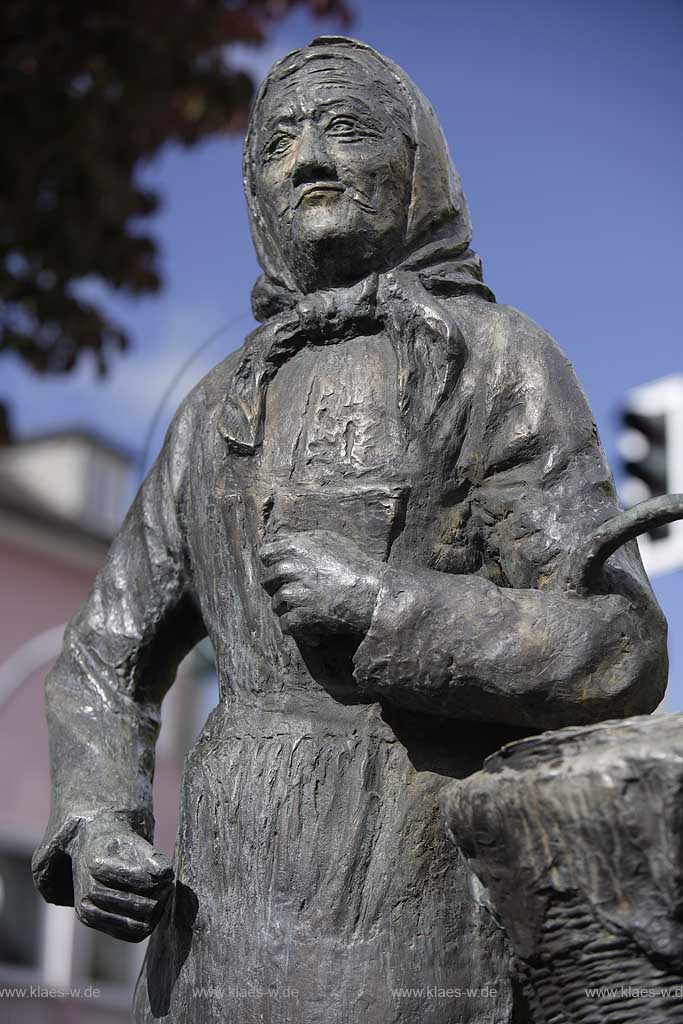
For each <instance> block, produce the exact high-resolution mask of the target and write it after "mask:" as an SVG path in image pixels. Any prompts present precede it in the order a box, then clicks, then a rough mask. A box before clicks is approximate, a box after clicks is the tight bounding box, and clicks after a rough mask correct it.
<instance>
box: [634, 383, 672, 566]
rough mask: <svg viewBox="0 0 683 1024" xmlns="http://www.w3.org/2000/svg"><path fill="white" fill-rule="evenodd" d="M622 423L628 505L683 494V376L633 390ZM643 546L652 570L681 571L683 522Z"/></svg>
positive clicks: (655, 534)
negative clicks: (663, 496)
mask: <svg viewBox="0 0 683 1024" xmlns="http://www.w3.org/2000/svg"><path fill="white" fill-rule="evenodd" d="M621 423H622V427H623V430H622V433H621V435H620V437H619V443H618V447H619V452H620V454H621V456H622V460H623V461H622V468H623V470H624V473H625V474H626V479H625V481H624V482H623V484H622V487H621V488H620V491H621V496H622V499H623V501H624V504H626V505H627V506H631V505H635V504H637V503H638V502H639V501H644V500H645V499H646V498H656V497H658V496H660V495H662V494H672V493H680V492H683V376H679V375H675V376H671V377H664V378H662V379H661V380H657V381H654V382H652V383H651V384H645V385H643V386H642V387H639V388H635V389H634V390H633V391H631V392H629V394H628V396H627V401H626V407H625V408H624V410H623V412H622V414H621ZM639 545H640V551H641V555H642V556H643V561H644V563H645V567H646V569H647V570H648V572H651V573H653V574H657V573H662V572H670V571H671V570H672V569H677V568H680V567H683V523H679V522H677V523H670V524H669V525H668V526H660V527H657V528H656V529H654V530H651V531H650V532H649V533H647V534H645V535H644V536H643V537H641V538H640V540H639Z"/></svg>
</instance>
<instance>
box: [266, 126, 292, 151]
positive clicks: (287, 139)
mask: <svg viewBox="0 0 683 1024" xmlns="http://www.w3.org/2000/svg"><path fill="white" fill-rule="evenodd" d="M292 141H293V140H292V136H291V135H287V134H286V133H285V132H278V133H277V135H274V136H273V138H272V139H271V140H270V142H269V143H268V146H267V152H268V155H269V156H282V154H283V153H286V152H287V150H288V149H289V147H290V146H291V144H292Z"/></svg>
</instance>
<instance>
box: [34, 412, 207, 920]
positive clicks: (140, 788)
mask: <svg viewBox="0 0 683 1024" xmlns="http://www.w3.org/2000/svg"><path fill="white" fill-rule="evenodd" d="M189 419H190V418H189V415H188V410H187V406H186V407H185V409H183V407H181V410H180V411H179V413H178V414H177V415H176V418H175V420H174V423H173V424H172V426H171V428H170V430H169V432H168V435H167V437H166V440H165V443H164V446H163V449H162V451H161V453H160V455H159V458H158V460H157V462H156V463H155V465H154V467H153V468H152V470H151V472H150V473H149V476H148V477H147V479H146V480H145V481H144V483H143V485H142V487H141V488H140V491H139V492H138V494H137V497H136V498H135V501H134V502H133V504H132V506H131V508H130V511H129V512H128V515H127V517H126V519H125V522H124V523H123V526H122V527H121V530H120V532H119V533H118V535H117V537H116V538H115V540H114V542H113V544H112V546H111V549H110V551H109V554H108V557H107V559H106V562H105V564H104V566H103V568H102V569H101V571H100V572H99V573H98V575H97V578H96V580H95V583H94V586H93V589H92V591H91V593H90V596H89V597H88V599H87V601H86V602H85V604H84V605H83V606H82V607H81V608H80V610H79V611H78V612H77V613H76V615H75V616H74V617H73V619H72V620H71V622H70V623H69V625H68V627H67V629H66V632H65V635H64V645H63V649H62V653H61V655H60V657H59V659H58V661H57V663H56V664H55V666H54V668H53V669H52V670H51V672H50V673H49V675H48V678H47V681H46V704H47V718H48V728H49V738H50V761H51V775H52V810H51V815H50V821H49V823H48V826H47V830H46V834H45V837H44V839H43V842H42V844H41V845H40V846H39V848H38V849H37V850H36V852H35V854H34V857H33V874H34V879H35V883H36V886H37V887H38V889H39V890H40V892H41V893H42V895H43V896H44V897H45V898H46V899H47V900H48V901H49V902H51V903H58V904H64V905H71V904H73V887H72V881H71V859H70V856H69V848H70V844H71V842H72V841H73V839H74V837H75V836H76V834H77V832H78V829H79V827H80V825H81V823H82V822H84V821H87V820H91V819H93V818H94V817H96V816H99V815H102V814H108V815H115V816H117V817H119V818H120V819H121V821H122V822H123V823H127V824H128V825H130V826H132V828H133V829H134V830H135V831H137V832H138V833H139V834H140V835H142V836H144V837H145V838H146V839H148V840H149V841H152V838H153V834H154V819H153V815H152V778H153V770H154V746H155V742H156V737H157V733H158V729H159V721H160V706H161V700H162V698H163V696H164V694H165V692H166V691H167V689H168V688H169V686H170V685H171V683H172V681H173V679H174V677H175V673H176V669H177V666H178V664H179V662H180V661H181V659H182V658H183V657H184V656H185V654H186V653H187V652H188V651H189V650H190V649H191V648H192V647H193V646H194V645H195V643H197V641H198V640H200V639H201V637H202V636H203V635H204V627H203V623H202V620H201V615H200V613H199V611H198V607H197V602H196V600H195V596H194V593H193V586H192V574H191V571H190V566H189V563H188V558H187V553H186V549H185V543H184V538H183V530H182V521H183V516H182V506H183V503H184V500H185V493H184V492H185V486H186V485H185V477H186V469H187V463H188V459H189V451H188V449H189V446H190V444H191V443H192V438H193V431H192V427H191V423H190V422H189Z"/></svg>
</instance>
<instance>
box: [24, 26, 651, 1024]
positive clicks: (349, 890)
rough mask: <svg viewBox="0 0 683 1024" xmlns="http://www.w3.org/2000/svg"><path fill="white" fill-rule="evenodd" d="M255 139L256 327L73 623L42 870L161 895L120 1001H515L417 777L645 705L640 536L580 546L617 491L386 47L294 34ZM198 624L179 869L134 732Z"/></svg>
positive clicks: (117, 931)
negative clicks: (492, 273) (484, 258)
mask: <svg viewBox="0 0 683 1024" xmlns="http://www.w3.org/2000/svg"><path fill="white" fill-rule="evenodd" d="M244 152H245V157H244V172H245V187H246V195H247V202H248V205H249V212H250V217H251V224H252V233H253V238H254V243H255V246H256V251H257V254H258V258H259V261H260V264H261V266H262V268H263V275H262V276H261V278H260V279H259V280H258V281H257V283H256V286H255V288H254V291H253V307H254V312H255V314H256V316H257V318H258V320H259V321H260V323H261V326H259V327H258V328H257V329H256V330H255V331H254V332H253V333H252V334H251V335H250V336H249V337H248V338H247V339H246V341H245V343H244V345H243V347H242V348H241V349H240V350H239V351H237V352H235V353H233V354H232V355H230V356H229V357H228V358H227V359H226V360H225V361H224V362H222V363H221V364H220V365H219V366H217V367H216V368H215V369H214V370H213V371H212V372H211V373H210V374H209V375H208V376H207V377H206V378H205V379H204V380H203V381H202V382H201V383H200V384H199V385H198V386H197V387H196V388H195V389H194V391H193V392H192V393H191V394H190V395H189V396H188V397H187V398H186V399H185V401H184V402H183V403H182V405H181V407H180V409H179V410H178V413H177V415H176V417H175V420H174V422H173V424H172V426H171V428H170V430H169V433H168V436H167V438H166V441H165V444H164V447H163V450H162V452H161V454H160V456H159V458H158V460H157V462H156V464H155V466H154V468H153V469H152V471H151V473H150V474H149V476H148V478H147V480H146V481H145V483H144V484H143V486H142V488H141V490H140V492H139V494H138V496H137V498H136V499H135V502H134V503H133V506H132V508H131V510H130V513H129V515H128V517H127V519H126V522H125V524H124V526H123V527H122V529H121V532H120V534H119V536H118V537H117V539H116V540H115V542H114V544H113V547H112V549H111V553H110V555H109V558H108V560H107V563H106V565H105V567H104V568H103V570H102V571H101V573H100V574H99V576H98V579H97V582H96V585H95V587H94V590H93V592H92V595H91V596H90V598H89V600H88V602H87V603H86V604H85V605H84V607H83V608H82V609H81V610H80V611H79V612H78V614H77V615H76V616H75V617H74V619H73V620H72V622H71V624H70V626H69V628H68V630H67V633H66V636H65V643H64V651H63V653H62V656H61V658H60V660H59V662H58V663H57V665H56V666H55V668H54V669H53V671H52V672H51V674H50V677H49V679H48V683H47V704H48V715H49V724H50V741H51V751H52V766H53V790H54V802H53V811H52V816H51V819H50V823H49V825H48V828H47V832H46V836H45V839H44V842H43V844H42V845H41V847H40V848H39V849H38V850H37V852H36V855H35V858H34V870H35V878H36V884H37V885H38V887H39V889H40V890H41V892H42V893H43V895H44V896H45V897H46V899H48V900H51V901H53V902H56V903H63V904H71V903H74V902H75V906H76V909H77V912H78V914H79V916H80V917H81V919H82V920H84V921H85V922H86V923H88V924H90V925H92V926H93V927H96V928H101V929H103V930H105V931H109V932H111V933H112V934H114V935H118V936H120V937H122V938H127V939H131V940H139V939H141V938H143V937H144V936H145V935H147V934H148V933H149V932H150V931H151V930H152V928H153V926H154V924H155V922H156V920H157V918H159V920H158V924H156V928H155V930H154V932H153V935H152V939H151V942H150V947H149V951H148V954H147V958H146V961H145V966H144V968H143V972H142V976H141V979H140V983H139V985H138V990H137V995H136V1000H135V1019H136V1021H137V1022H138V1024H142V1022H146V1024H151V1022H156V1021H159V1020H165V1021H173V1022H180V1021H183V1022H185V1021H187V1022H189V1021H191V1022H193V1024H209V1022H217V1021H221V1022H224V1021H230V1022H233V1021H234V1022H239V1024H256V1022H257V1021H259V1022H260V1021H269V1022H285V1021H289V1022H306V1024H318V1022H319V1024H349V1022H359V1024H360V1022H363V1024H365V1022H369V1024H380V1022H382V1024H390V1022H395V1024H408V1022H411V1024H413V1022H414V1024H417V1022H420V1024H447V1022H448V1024H452V1022H453V1021H456V1020H457V1021H459V1022H472V1024H475V1022H476V1024H491V1022H495V1024H506V1022H509V1021H512V1020H513V1019H522V1018H521V1017H519V1016H517V1017H513V1014H518V1013H521V1012H522V1011H521V1010H513V992H512V987H511V983H510V981H509V978H508V959H509V957H508V952H507V950H506V948H505V946H504V940H503V938H502V936H501V934H500V932H499V930H498V929H497V927H496V926H495V923H494V921H493V919H492V917H491V915H490V912H489V910H488V909H487V907H486V905H485V901H483V900H482V899H481V898H480V890H481V887H480V885H479V884H478V883H477V882H476V880H475V879H474V877H473V875H472V874H471V872H470V870H469V868H468V866H467V864H466V862H465V860H464V858H463V857H461V855H460V854H459V853H458V852H457V850H456V849H455V848H454V847H453V846H452V844H450V842H449V840H448V837H447V835H446V834H445V829H444V824H443V820H442V817H441V814H440V811H439V798H440V796H441V795H442V791H443V790H444V787H445V786H447V785H448V784H449V783H450V782H451V780H453V779H462V778H464V777H466V776H469V775H470V774H472V773H473V772H475V771H477V770H478V769H479V768H480V767H481V766H482V764H483V761H484V758H485V757H486V756H487V755H488V754H491V753H492V752H493V751H495V750H496V749H498V748H499V747H500V746H501V744H502V743H504V742H506V741H509V740H513V739H515V738H517V737H519V736H522V735H524V734H528V733H529V732H533V731H535V730H538V729H553V728H557V727H561V726H566V725H580V724H586V723H591V722H597V721H599V720H601V719H604V718H607V717H623V716H627V715H632V714H640V713H646V712H649V711H651V710H652V709H654V708H655V707H656V705H657V704H658V703H659V701H660V699H661V697H662V693H663V690H664V687H665V683H666V676H667V657H666V640H665V637H666V626H665V622H664V620H663V617H662V615H661V612H660V610H659V608H658V606H657V604H656V602H655V600H654V598H653V595H652V592H651V590H650V586H649V584H648V581H647V578H646V576H645V574H644V572H643V569H642V565H641V562H640V559H639V556H638V552H637V549H636V546H635V542H633V541H631V542H629V543H628V544H627V545H625V546H622V547H620V548H618V550H616V552H615V553H614V554H612V553H611V550H612V549H611V548H610V551H608V550H607V547H605V544H604V543H603V547H602V548H600V549H599V551H598V555H596V554H595V548H591V550H590V551H588V548H586V545H587V544H588V543H589V541H590V539H591V537H592V536H593V534H594V531H595V530H596V529H597V528H598V527H599V526H601V524H604V523H605V522H606V521H607V520H609V519H611V518H613V517H615V516H617V515H618V514H619V506H618V503H617V499H616V496H615V490H614V485H613V481H612V476H611V474H610V471H609V468H608V466H607V464H606V461H605V457H604V454H603V451H602V448H601V446H600V442H599V440H598V437H597V433H596V430H595V426H594V424H593V420H592V417H591V413H590V410H589V408H588V405H587V403H586V399H585V397H584V395H583V393H582V391H581V388H580V386H579V384H578V383H577V381H576V378H575V376H574V373H573V371H572V368H571V366H570V365H569V363H568V361H567V359H566V358H565V356H564V355H563V354H562V352H561V351H560V350H559V348H558V347H557V345H556V344H555V342H554V341H553V340H552V339H551V338H550V337H549V336H548V335H547V334H546V332H545V331H544V330H542V329H541V328H540V327H539V326H538V325H536V324H535V323H533V321H531V320H529V319H528V318H527V317H526V316H525V315H524V314H523V313H520V312H519V311H518V310H516V309H513V308H511V307H508V306H502V305H498V304H496V302H495V299H494V296H493V294H492V292H491V291H490V289H489V288H488V287H487V285H486V284H484V282H483V279H482V271H481V264H480V261H479V259H478V257H477V255H476V254H475V253H474V252H473V251H472V250H471V249H470V248H469V244H470V236H471V227H470V219H469V214H468V210H467V205H466V202H465V198H464V196H463V192H462V189H461V186H460V181H459V178H458V176H457V174H456V172H455V170H454V168H453V165H452V163H451V161H450V158H449V155H448V150H447V147H446V144H445V142H444V139H443V136H442V133H441V130H440V128H439V125H438V122H437V120H436V117H435V115H434V113H433V111H432V109H431V107H430V106H429V104H428V103H427V101H426V100H425V98H424V97H423V96H422V94H421V93H420V92H419V90H418V89H417V88H416V86H415V85H414V84H413V83H412V82H411V81H410V79H409V78H408V77H407V75H406V74H405V73H404V72H403V71H402V70H401V69H400V68H398V67H396V66H395V65H394V64H393V63H392V62H391V61H389V60H387V59H386V58H384V57H382V56H381V55H379V54H378V53H376V52H375V51H374V50H372V49H371V48H370V47H368V46H365V45H363V44H361V43H357V42H354V41H352V40H348V39H342V38H324V39H319V40H316V41H315V42H314V43H312V44H311V45H310V46H309V47H307V48H305V49H303V50H300V51H297V52H295V53H293V54H290V55H289V56H287V57H286V58H284V60H282V61H280V62H279V63H278V64H277V65H275V67H274V68H273V70H272V71H271V73H270V74H269V76H268V78H267V80H266V82H265V84H264V85H263V87H262V89H261V91H260V94H259V96H258V98H257V101H256V104H255V107H254V110H253V114H252V118H251V124H250V128H249V132H248V135H247V139H246V143H245V151H244ZM627 525H628V524H627ZM617 532H618V530H617ZM627 532H628V531H627ZM632 532H633V531H632V530H631V533H632ZM598 547H599V545H598ZM608 547H609V545H608ZM612 547H614V545H612ZM582 551H583V552H584V554H585V558H584V562H581V564H577V557H578V556H577V552H582ZM608 555H609V557H608ZM605 558H607V561H605ZM589 563H590V564H589ZM206 634H208V636H209V637H210V639H211V641H212V643H213V646H214V649H215V652H216V661H217V670H218V679H219V686H220V702H219V704H218V707H217V708H216V709H215V710H214V711H213V712H212V714H211V715H210V717H209V720H208V722H207V724H206V727H205V729H204V731H203V733H202V735H201V736H200V738H199V739H198V741H197V743H196V744H195V746H194V748H193V750H192V751H191V753H190V754H189V756H188V759H187V762H186V769H185V774H184V782H183V793H182V820H181V825H180V832H179V836H178V844H177V850H176V857H175V863H174V865H173V867H171V865H170V864H168V863H167V862H166V861H165V859H164V858H163V857H162V856H161V855H160V854H158V853H155V851H154V848H153V847H152V846H151V845H150V843H151V842H152V839H153V817H152V804H151V779H152V770H153V763H154V741H155V737H156V734H157V729H158V724H159V714H160V705H161V700H162V698H163V696H164V693H165V692H166V691H167V689H168V687H169V686H170V685H171V683H172V681H173V678H174V674H175V670H176V667H177V665H178V662H179V660H180V659H181V658H182V657H183V656H184V655H185V653H186V652H187V651H188V650H189V649H190V648H191V647H192V646H193V645H194V644H195V643H196V642H197V641H198V640H199V639H200V638H201V637H203V636H204V635H206ZM411 990H412V992H411ZM457 991H459V994H457V995H455V994H453V993H454V992H457ZM446 992H450V993H451V994H450V995H447V994H443V993H446Z"/></svg>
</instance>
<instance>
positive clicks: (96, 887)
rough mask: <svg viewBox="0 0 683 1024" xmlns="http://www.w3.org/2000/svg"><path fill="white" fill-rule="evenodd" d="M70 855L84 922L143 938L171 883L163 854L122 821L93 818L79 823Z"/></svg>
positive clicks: (131, 937) (118, 934)
mask: <svg viewBox="0 0 683 1024" xmlns="http://www.w3.org/2000/svg"><path fill="white" fill-rule="evenodd" d="M71 858H72V864H73V881H74V906H75V908H76V913H77V914H78V917H79V918H80V920H81V921H82V922H83V924H86V925H88V927H90V928H97V929H98V931H102V932H107V933H108V934H109V935H113V936H115V938H117V939H125V940H126V941H127V942H141V941H142V939H145V938H147V936H148V935H149V934H150V933H151V932H152V931H153V929H154V926H155V924H156V923H157V921H158V920H159V917H160V915H161V911H162V909H163V905H164V903H165V901H166V899H167V897H168V895H169V893H170V891H171V888H172V885H173V868H172V867H171V864H170V862H169V861H168V860H167V858H166V857H164V855H163V853H159V851H158V850H155V848H154V847H153V846H152V845H151V844H150V843H148V842H147V841H146V840H145V839H143V838H142V836H139V835H138V834H137V832H134V831H133V830H132V829H130V828H128V827H127V826H126V825H125V824H123V823H122V822H121V821H120V820H115V821H102V820H97V819H95V820H94V821H91V822H84V823H83V824H82V825H81V830H80V832H79V835H78V836H77V838H76V839H75V841H74V844H73V847H72V850H71Z"/></svg>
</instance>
